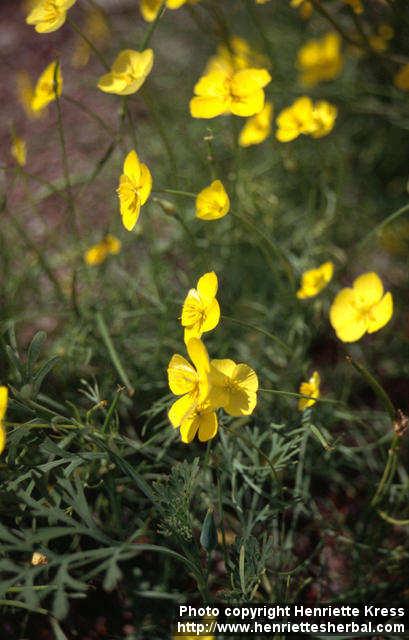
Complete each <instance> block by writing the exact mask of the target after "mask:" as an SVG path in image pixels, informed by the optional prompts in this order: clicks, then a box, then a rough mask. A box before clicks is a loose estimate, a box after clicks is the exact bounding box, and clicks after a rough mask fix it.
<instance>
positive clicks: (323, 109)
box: [309, 100, 338, 138]
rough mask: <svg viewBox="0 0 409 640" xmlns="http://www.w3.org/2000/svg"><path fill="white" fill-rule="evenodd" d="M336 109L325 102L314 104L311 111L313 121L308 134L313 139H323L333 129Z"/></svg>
mask: <svg viewBox="0 0 409 640" xmlns="http://www.w3.org/2000/svg"><path fill="white" fill-rule="evenodd" d="M337 115H338V109H337V108H336V107H335V106H334V105H333V104H330V103H329V102H326V101H325V100H319V101H318V102H316V103H315V105H314V109H313V119H312V123H311V129H310V131H309V134H310V135H311V136H312V137H313V138H323V137H324V136H327V135H328V134H329V133H330V132H331V131H332V129H333V128H334V124H335V120H336V119H337Z"/></svg>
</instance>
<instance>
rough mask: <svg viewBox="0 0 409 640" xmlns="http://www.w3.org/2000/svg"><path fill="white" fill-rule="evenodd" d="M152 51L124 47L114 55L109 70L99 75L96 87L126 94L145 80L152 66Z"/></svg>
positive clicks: (122, 94)
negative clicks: (113, 60)
mask: <svg viewBox="0 0 409 640" xmlns="http://www.w3.org/2000/svg"><path fill="white" fill-rule="evenodd" d="M153 57H154V56H153V51H152V49H145V51H134V50H133V49H124V50H123V51H121V52H120V53H119V55H118V56H117V57H116V59H115V62H114V64H113V65H112V67H111V71H110V72H109V73H106V74H105V75H103V76H101V78H100V79H99V82H98V88H99V89H101V91H104V92H105V93H115V94H116V95H118V96H128V95H130V94H131V93H135V92H136V91H138V89H140V87H141V86H142V85H143V83H144V82H145V80H146V78H147V77H148V75H149V74H150V72H151V69H152V66H153Z"/></svg>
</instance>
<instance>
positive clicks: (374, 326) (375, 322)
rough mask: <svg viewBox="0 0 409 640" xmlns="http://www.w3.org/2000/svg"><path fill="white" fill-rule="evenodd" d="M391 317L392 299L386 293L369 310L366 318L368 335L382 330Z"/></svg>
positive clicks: (389, 294)
mask: <svg viewBox="0 0 409 640" xmlns="http://www.w3.org/2000/svg"><path fill="white" fill-rule="evenodd" d="M392 315H393V299H392V294H391V293H389V292H388V293H386V294H385V295H384V296H383V298H382V300H380V301H379V302H378V303H377V304H375V305H374V306H373V307H372V308H371V312H370V314H369V318H368V333H374V332H375V331H379V329H382V327H384V326H385V325H386V324H387V323H388V322H389V320H390V319H391V318H392Z"/></svg>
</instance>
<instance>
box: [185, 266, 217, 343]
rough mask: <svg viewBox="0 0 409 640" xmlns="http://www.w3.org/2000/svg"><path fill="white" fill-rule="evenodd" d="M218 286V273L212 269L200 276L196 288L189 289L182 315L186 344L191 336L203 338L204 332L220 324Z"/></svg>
mask: <svg viewBox="0 0 409 640" xmlns="http://www.w3.org/2000/svg"><path fill="white" fill-rule="evenodd" d="M217 288H218V281H217V275H216V274H215V272H214V271H210V272H209V273H205V274H204V275H203V276H202V277H201V278H199V280H198V282H197V285H196V289H190V290H189V292H188V294H187V296H186V298H185V301H184V303H183V308H182V317H181V324H182V327H185V334H184V339H185V342H186V344H187V343H188V342H189V340H190V338H201V336H202V334H203V333H205V332H207V331H211V330H212V329H214V328H215V327H216V326H217V325H218V324H219V320H220V307H219V303H218V302H217V300H216V294H217Z"/></svg>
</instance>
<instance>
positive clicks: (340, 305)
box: [329, 272, 393, 342]
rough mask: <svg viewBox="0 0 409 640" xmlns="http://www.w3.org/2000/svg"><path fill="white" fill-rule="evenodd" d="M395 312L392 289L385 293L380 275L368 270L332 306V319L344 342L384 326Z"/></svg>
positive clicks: (354, 339) (356, 338) (341, 293)
mask: <svg viewBox="0 0 409 640" xmlns="http://www.w3.org/2000/svg"><path fill="white" fill-rule="evenodd" d="M392 314H393V300H392V294H391V293H389V292H388V293H385V294H384V290H383V284H382V281H381V279H380V278H379V276H378V275H377V274H376V273H374V272H369V273H364V274H362V275H361V276H359V277H358V278H356V280H354V282H353V284H352V287H346V288H345V289H342V290H341V291H340V292H339V293H338V294H337V296H336V297H335V300H334V301H333V303H332V305H331V309H330V316H329V317H330V322H331V324H332V326H333V328H334V329H335V333H336V334H337V337H338V338H339V339H340V340H342V341H343V342H356V340H359V339H360V338H362V336H363V335H364V334H365V333H374V332H375V331H379V329H382V327H384V326H385V325H386V324H387V323H388V322H389V320H390V319H391V318H392Z"/></svg>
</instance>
